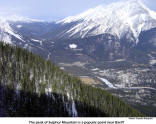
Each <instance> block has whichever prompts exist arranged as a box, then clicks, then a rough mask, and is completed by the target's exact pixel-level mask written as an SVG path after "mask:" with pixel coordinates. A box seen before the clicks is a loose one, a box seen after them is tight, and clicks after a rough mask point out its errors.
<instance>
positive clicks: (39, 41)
mask: <svg viewBox="0 0 156 124" xmlns="http://www.w3.org/2000/svg"><path fill="white" fill-rule="evenodd" d="M31 40H32V41H34V42H38V43H40V45H41V46H42V41H41V40H36V39H31Z"/></svg>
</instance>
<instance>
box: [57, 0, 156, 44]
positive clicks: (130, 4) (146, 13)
mask: <svg viewBox="0 0 156 124" xmlns="http://www.w3.org/2000/svg"><path fill="white" fill-rule="evenodd" d="M71 22H78V23H77V24H76V25H75V26H73V27H71V28H70V29H68V30H67V31H66V34H68V35H69V37H81V38H83V37H87V36H95V35H99V34H103V33H110V34H113V35H117V36H118V37H119V38H122V37H123V36H125V34H127V33H131V34H132V35H133V36H134V38H135V39H136V40H137V39H138V36H139V34H140V32H141V31H144V30H149V29H151V28H154V27H156V13H155V12H154V11H151V10H150V9H148V8H147V7H146V6H145V5H144V4H143V3H142V2H140V1H138V0H129V1H127V2H123V1H122V2H116V3H112V4H110V5H107V6H105V5H100V6H98V7H96V8H92V9H89V10H87V11H86V12H84V13H82V14H79V15H77V16H72V17H68V18H65V19H63V20H61V21H58V22H57V23H58V24H62V25H63V24H67V23H71ZM127 37H130V36H127ZM136 42H138V40H137V41H136Z"/></svg>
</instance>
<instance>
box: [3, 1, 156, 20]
mask: <svg viewBox="0 0 156 124" xmlns="http://www.w3.org/2000/svg"><path fill="white" fill-rule="evenodd" d="M113 1H120V0H0V15H11V14H16V15H22V16H26V17H29V18H35V19H42V20H59V19H62V18H64V17H67V16H72V15H76V14H79V13H81V12H83V11H85V10H87V9H89V8H93V7H96V6H98V5H100V4H109V3H111V2H113ZM123 1H126V0H123ZM143 1H144V2H145V4H146V5H147V6H148V7H149V8H150V9H152V10H154V11H156V0H143Z"/></svg>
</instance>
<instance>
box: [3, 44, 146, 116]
mask: <svg viewBox="0 0 156 124" xmlns="http://www.w3.org/2000/svg"><path fill="white" fill-rule="evenodd" d="M0 68H1V69H0V83H1V85H0V96H1V97H0V104H1V106H0V107H1V108H0V116H27V117H28V116H117V117H118V116H122V117H126V116H128V117H129V116H143V115H142V114H140V113H139V112H138V111H137V110H135V109H133V108H132V107H130V106H129V105H127V104H126V103H124V102H123V101H121V100H120V99H119V98H117V97H114V96H112V95H111V94H109V93H108V92H106V91H104V90H102V89H100V88H95V87H91V86H88V85H85V84H82V82H81V81H80V80H79V79H78V78H75V77H72V76H70V75H68V74H67V73H65V72H63V71H61V70H60V69H59V68H58V67H56V66H55V65H54V64H52V63H51V62H50V61H45V60H44V59H42V58H41V57H39V56H36V55H34V54H32V53H29V52H27V51H26V50H22V49H19V48H16V47H10V46H9V45H5V44H2V43H0Z"/></svg>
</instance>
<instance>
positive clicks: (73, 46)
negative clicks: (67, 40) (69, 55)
mask: <svg viewBox="0 0 156 124" xmlns="http://www.w3.org/2000/svg"><path fill="white" fill-rule="evenodd" d="M69 47H70V48H71V49H76V48H77V45H76V44H69Z"/></svg>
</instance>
